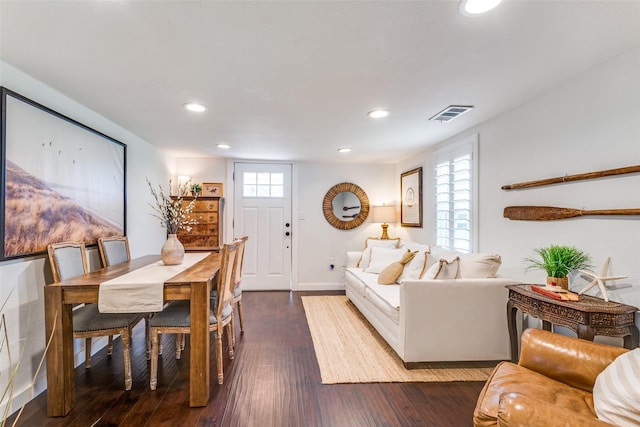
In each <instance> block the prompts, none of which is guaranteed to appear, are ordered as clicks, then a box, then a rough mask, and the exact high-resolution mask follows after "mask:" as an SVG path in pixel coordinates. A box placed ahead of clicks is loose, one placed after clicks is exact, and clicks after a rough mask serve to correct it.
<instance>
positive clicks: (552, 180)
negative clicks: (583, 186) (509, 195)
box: [501, 165, 640, 190]
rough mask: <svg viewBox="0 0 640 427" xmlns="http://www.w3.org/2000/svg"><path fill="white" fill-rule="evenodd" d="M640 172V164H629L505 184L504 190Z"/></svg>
mask: <svg viewBox="0 0 640 427" xmlns="http://www.w3.org/2000/svg"><path fill="white" fill-rule="evenodd" d="M636 172H640V165H636V166H627V167H624V168H616V169H606V170H601V171H595V172H586V173H578V174H575V175H566V176H559V177H556V178H547V179H539V180H536V181H527V182H520V183H517V184H509V185H503V186H502V187H501V188H502V189H503V190H518V189H521V188H531V187H541V186H543V185H551V184H560V183H563V182H570V181H580V180H583V179H595V178H604V177H605V176H614V175H624V174H628V173H636Z"/></svg>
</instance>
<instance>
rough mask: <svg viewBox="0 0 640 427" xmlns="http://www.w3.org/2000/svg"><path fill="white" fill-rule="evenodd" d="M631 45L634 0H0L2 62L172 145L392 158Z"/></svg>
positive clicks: (192, 149) (191, 150)
mask: <svg viewBox="0 0 640 427" xmlns="http://www.w3.org/2000/svg"><path fill="white" fill-rule="evenodd" d="M637 46H640V1H635V0H631V1H613V0H601V1H581V0H535V1H533V0H532V1H524V0H504V2H503V4H502V5H500V6H499V7H498V8H497V9H496V10H494V11H492V12H490V13H488V14H486V15H483V16H480V17H474V18H470V17H465V16H462V15H461V14H460V13H458V1H457V0H433V1H375V2H374V1H303V0H299V1H227V2H222V1H194V0H192V1H83V2H79V1H27V0H20V1H6V0H0V59H1V60H2V61H4V62H6V63H8V64H10V65H12V66H14V67H15V68H18V69H19V70H21V71H23V72H25V73H27V74H29V75H31V76H32V77H34V78H36V79H38V80H40V81H42V82H44V83H45V84H47V85H49V86H51V87H53V88H55V89H57V90H58V91H60V92H62V93H64V94H65V95H67V96H69V97H71V98H73V99H75V100H76V101H78V102H80V103H82V104H84V105H86V106H88V107H89V108H91V109H92V110H94V111H96V112H97V113H99V114H101V115H103V116H105V117H107V118H108V119H110V120H112V121H113V122H115V123H117V124H118V125H120V126H122V127H124V128H126V129H128V130H129V131H131V132H133V133H134V134H136V135H138V136H140V137H141V138H144V139H145V140H147V141H149V142H150V143H152V144H155V145H157V146H158V147H161V148H163V149H166V150H168V151H169V152H170V153H171V154H173V155H176V156H179V157H215V156H225V157H236V158H242V159H261V160H297V161H322V162H325V161H326V162H381V163H384V162H396V161H399V160H402V159H405V158H407V157H409V156H411V155H412V154H413V153H415V152H418V151H420V150H423V149H424V147H426V146H428V145H430V144H434V143H437V142H439V141H442V140H443V139H445V138H447V137H450V136H452V135H455V134H457V133H459V132H461V131H464V130H465V129H468V128H470V127H472V126H474V125H476V124H478V123H481V122H483V121H486V120H488V119H491V118H492V117H495V116H496V115H499V114H501V113H504V112H505V111H507V110H509V109H511V108H514V107H516V106H518V105H520V104H522V103H523V102H526V101H527V100H528V99H531V98H532V97H535V96H536V95H537V94H539V93H540V92H541V91H544V90H548V89H552V88H553V87H554V86H555V85H558V84H560V83H562V82H563V81H565V80H567V79H570V78H572V77H573V76H575V75H577V74H579V73H581V72H583V71H585V70H587V69H589V68H592V67H594V66H597V65H598V64H601V63H603V62H606V61H608V60H609V59H611V58H614V57H616V56H617V55H619V54H621V53H623V52H625V51H627V50H629V49H632V48H635V47H637ZM188 101H197V102H201V103H204V104H206V105H207V106H208V107H209V110H208V111H207V112H206V113H204V114H199V115H197V114H194V113H190V112H188V111H186V110H184V109H183V107H182V105H183V104H184V103H185V102H188ZM450 104H464V105H474V106H475V109H474V110H473V111H471V112H469V113H467V114H465V115H463V116H462V117H460V118H459V119H457V120H455V121H453V122H451V123H447V124H444V123H439V122H434V121H428V120H427V119H428V118H429V117H431V116H433V115H434V114H435V113H437V112H438V111H440V110H441V109H443V108H445V107H447V106H448V105H450ZM378 107H383V108H387V109H389V110H391V115H390V116H389V117H388V118H386V119H381V120H377V121H374V120H372V119H370V118H369V117H367V115H366V113H367V112H368V111H369V110H372V109H374V108H378ZM549 108H553V106H549ZM123 142H125V143H126V142H127V141H123ZM221 142H224V143H228V144H230V145H231V146H232V148H231V149H230V150H227V151H222V150H220V149H219V148H217V147H216V144H217V143H221ZM514 143H517V141H514ZM338 147H351V148H353V152H352V153H349V154H346V155H345V154H339V153H337V151H336V150H337V148H338Z"/></svg>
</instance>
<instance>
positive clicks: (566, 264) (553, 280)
mask: <svg viewBox="0 0 640 427" xmlns="http://www.w3.org/2000/svg"><path fill="white" fill-rule="evenodd" d="M534 252H535V253H536V254H538V256H539V257H540V259H536V258H532V257H527V258H525V262H526V263H527V264H529V265H528V267H527V271H529V270H544V271H546V272H547V276H548V277H547V284H548V285H552V286H560V287H562V288H563V289H569V278H568V276H569V273H571V272H572V271H574V270H578V269H581V268H591V257H590V256H589V255H587V254H586V253H584V252H582V251H581V250H579V249H576V248H574V247H572V246H560V245H550V246H548V247H544V248H537V249H535V250H534Z"/></svg>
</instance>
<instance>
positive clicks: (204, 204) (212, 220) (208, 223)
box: [178, 197, 224, 251]
mask: <svg viewBox="0 0 640 427" xmlns="http://www.w3.org/2000/svg"><path fill="white" fill-rule="evenodd" d="M193 199H194V198H193V197H183V198H182V203H183V205H187V204H189V203H190V202H191V201H192V200H193ZM223 208H224V198H222V197H198V198H196V201H195V203H194V208H193V211H192V213H191V215H190V218H194V219H195V220H197V221H198V224H196V225H192V226H191V230H189V231H187V230H180V231H179V232H178V239H180V242H182V244H183V245H184V249H185V250H187V251H217V250H220V246H222V212H223Z"/></svg>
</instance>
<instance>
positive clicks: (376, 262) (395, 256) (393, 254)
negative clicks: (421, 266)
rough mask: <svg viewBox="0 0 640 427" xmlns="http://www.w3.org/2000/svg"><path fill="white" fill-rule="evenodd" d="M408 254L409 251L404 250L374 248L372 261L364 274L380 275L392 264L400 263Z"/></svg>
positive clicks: (372, 249)
mask: <svg viewBox="0 0 640 427" xmlns="http://www.w3.org/2000/svg"><path fill="white" fill-rule="evenodd" d="M406 253H407V250H406V249H402V248H399V249H392V248H384V247H381V246H374V247H372V248H371V261H370V262H369V266H368V267H367V268H365V270H364V272H365V273H376V274H380V272H381V271H382V270H384V269H385V268H386V267H387V266H388V265H389V264H391V263H392V262H396V261H400V260H401V259H402V256H403V255H404V254H406Z"/></svg>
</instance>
